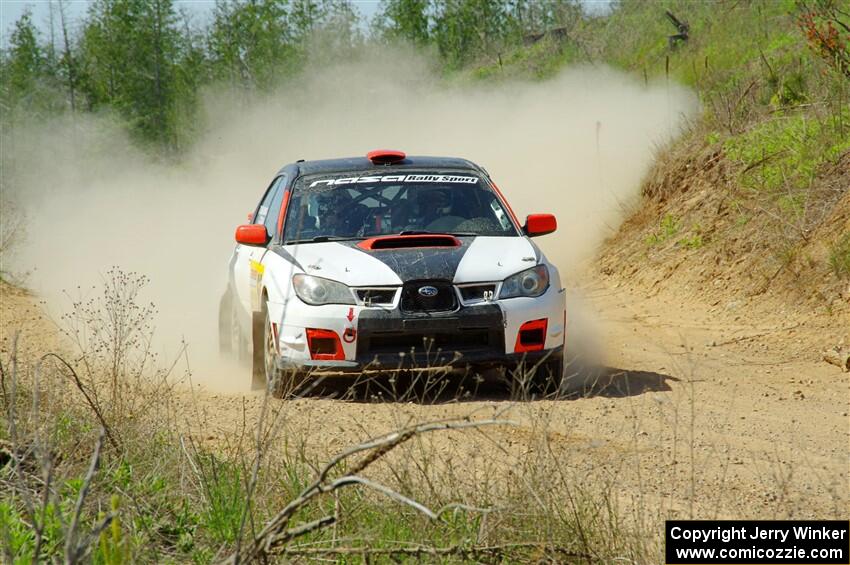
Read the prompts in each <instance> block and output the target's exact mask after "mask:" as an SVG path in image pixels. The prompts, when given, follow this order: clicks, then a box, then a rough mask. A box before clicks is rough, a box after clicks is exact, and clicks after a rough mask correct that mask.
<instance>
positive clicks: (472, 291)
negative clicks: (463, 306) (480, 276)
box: [458, 283, 496, 303]
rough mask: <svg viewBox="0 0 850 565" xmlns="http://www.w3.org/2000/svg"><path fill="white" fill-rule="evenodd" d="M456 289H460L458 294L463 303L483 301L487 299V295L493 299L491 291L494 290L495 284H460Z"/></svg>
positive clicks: (493, 291)
mask: <svg viewBox="0 0 850 565" xmlns="http://www.w3.org/2000/svg"><path fill="white" fill-rule="evenodd" d="M458 290H460V296H461V298H462V299H463V301H464V303H467V302H483V301H484V300H486V299H487V298H486V297H487V296H489V299H490V300H493V298H494V296H493V293H495V292H496V285H495V284H492V283H490V284H476V285H472V286H461V287H458Z"/></svg>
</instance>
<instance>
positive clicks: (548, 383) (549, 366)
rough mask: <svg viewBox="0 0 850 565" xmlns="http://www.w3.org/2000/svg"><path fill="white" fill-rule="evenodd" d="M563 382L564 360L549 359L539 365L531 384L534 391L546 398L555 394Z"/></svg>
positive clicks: (561, 358) (559, 358)
mask: <svg viewBox="0 0 850 565" xmlns="http://www.w3.org/2000/svg"><path fill="white" fill-rule="evenodd" d="M563 380H564V359H563V357H558V358H557V359H549V360H547V361H544V362H543V363H541V364H540V365H539V366H538V367H537V369H536V370H535V371H534V377H533V384H534V388H535V391H536V392H538V393H540V394H542V395H544V396H546V395H550V394H557V393H558V392H559V391H560V390H561V383H562V382H563Z"/></svg>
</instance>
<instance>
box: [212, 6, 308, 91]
mask: <svg viewBox="0 0 850 565" xmlns="http://www.w3.org/2000/svg"><path fill="white" fill-rule="evenodd" d="M293 43H294V39H293V30H292V27H291V26H290V24H289V14H288V13H287V3H286V2H285V0H249V1H248V2H234V1H227V0H223V1H220V2H218V3H217V4H216V7H215V14H214V19H213V24H212V28H211V30H210V33H209V50H210V55H211V58H212V66H213V72H214V74H215V76H217V77H218V78H223V79H225V80H227V81H229V82H230V83H232V84H240V85H243V86H260V87H265V86H269V85H271V84H272V83H273V82H274V81H275V79H276V77H277V76H278V71H280V69H282V68H285V67H286V66H288V65H290V64H291V63H292V61H293V59H294V57H295V51H296V50H295V48H294V46H293Z"/></svg>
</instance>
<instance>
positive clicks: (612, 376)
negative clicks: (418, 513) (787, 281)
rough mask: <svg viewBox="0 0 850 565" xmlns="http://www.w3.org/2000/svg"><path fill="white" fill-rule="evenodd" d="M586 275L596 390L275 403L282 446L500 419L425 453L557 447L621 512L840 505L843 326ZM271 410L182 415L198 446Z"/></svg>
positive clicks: (206, 401) (776, 513)
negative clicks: (594, 320) (648, 291)
mask: <svg viewBox="0 0 850 565" xmlns="http://www.w3.org/2000/svg"><path fill="white" fill-rule="evenodd" d="M590 280H591V281H592V282H591V283H590V284H588V285H587V286H586V287H585V288H584V289H583V293H584V295H585V299H584V300H585V302H586V303H587V308H588V309H589V310H590V311H592V312H595V315H596V316H597V317H598V320H599V324H598V325H599V327H598V328H597V329H596V331H597V332H598V334H599V339H601V340H602V342H603V344H604V350H605V359H604V365H605V366H606V367H607V368H606V369H605V370H603V371H602V372H601V375H602V376H601V377H600V379H599V382H598V383H597V385H596V386H595V387H594V388H593V389H592V390H591V391H590V393H589V394H588V395H586V396H583V397H579V398H572V399H565V400H542V401H533V402H516V403H515V402H512V401H511V399H510V397H509V395H508V394H507V393H506V392H504V391H503V390H501V389H499V388H493V387H485V388H482V389H480V390H479V391H477V393H476V394H475V395H472V396H469V397H464V398H461V399H457V398H455V397H454V395H453V394H452V391H448V392H446V393H445V394H443V395H441V396H439V397H438V398H436V399H435V398H433V396H432V397H430V398H429V399H426V400H425V401H422V400H421V399H408V400H407V401H403V402H393V401H391V400H388V399H387V397H388V396H390V394H384V395H383V396H381V395H380V394H379V390H380V388H381V386H383V387H385V388H390V387H392V383H386V382H383V383H382V384H380V385H379V386H373V387H371V388H369V389H368V390H365V391H363V390H361V391H360V392H359V393H358V395H359V398H357V399H355V400H337V399H333V398H329V396H333V395H335V394H339V392H340V391H339V389H338V388H337V387H334V388H331V389H330V392H328V391H323V392H320V393H318V394H315V395H313V396H311V397H309V398H304V399H299V400H296V401H290V402H286V403H281V402H280V401H277V403H278V404H277V406H278V408H280V407H281V406H283V407H284V408H283V409H282V411H283V413H284V415H285V420H286V423H285V432H284V433H282V439H281V441H283V442H286V443H287V444H288V445H292V444H295V443H298V444H300V445H303V446H305V449H306V451H308V452H310V453H312V454H313V455H314V456H315V457H316V459H317V460H321V459H323V458H324V457H327V455H328V454H330V453H332V452H335V451H337V450H339V449H342V448H343V447H344V446H346V445H349V444H351V443H353V442H355V441H357V440H359V439H363V438H365V437H368V436H370V435H374V434H378V433H382V432H386V431H390V430H392V429H393V428H395V427H397V426H400V425H403V424H407V423H410V422H412V421H424V420H433V419H438V418H445V417H453V416H465V415H468V414H474V415H480V416H483V415H491V414H494V413H501V412H502V411H505V413H504V416H505V417H509V418H511V419H513V420H515V421H516V422H518V423H519V426H518V427H513V428H511V427H506V428H500V429H494V430H490V431H489V432H488V433H487V434H486V435H484V434H466V435H461V434H460V433H452V434H447V435H443V436H433V437H432V438H430V439H429V442H430V443H429V445H430V447H431V448H433V449H434V450H435V452H436V453H442V454H444V455H445V458H446V460H451V461H454V462H456V463H457V462H461V463H462V464H463V465H464V467H465V468H466V470H467V472H468V473H467V474H468V476H470V477H473V476H476V474H477V473H479V472H483V469H485V468H488V467H490V466H492V465H493V464H494V461H498V462H503V463H505V465H506V467H507V468H511V466H512V464H513V462H517V461H528V459H529V457H533V456H534V455H535V454H536V452H539V451H540V450H541V449H543V450H549V452H550V455H551V454H556V457H557V459H558V461H559V463H560V464H562V465H565V466H566V467H569V468H570V470H571V472H572V473H574V474H573V476H574V477H575V476H578V477H586V479H587V480H588V481H595V480H608V481H615V482H616V483H617V484H618V485H619V487H620V488H621V493H622V496H623V497H624V498H625V499H626V500H627V502H628V501H631V502H634V503H637V504H639V505H641V506H642V507H644V508H645V509H648V510H650V513H652V514H654V515H656V516H657V517H658V518H663V517H665V516H668V515H673V514H675V515H679V516H691V515H693V516H695V517H699V518H710V517H713V516H727V517H735V518H744V517H752V518H783V517H788V516H808V517H827V516H837V515H840V513H841V512H842V511H846V508H847V507H848V506H850V499H848V493H850V488H848V437H849V436H848V398H850V397H849V396H848V383H850V378H848V375H847V374H845V373H841V372H840V370H839V369H838V368H836V367H834V366H831V365H828V364H826V363H824V362H822V361H821V360H820V359H819V355H818V354H817V353H816V351H815V349H813V348H814V346H815V344H816V343H818V339H817V338H818V336H822V335H824V334H825V333H828V331H829V330H834V329H835V328H827V327H824V325H823V324H824V322H822V321H818V320H816V319H810V320H801V321H794V320H790V321H789V320H784V319H783V318H782V317H781V316H778V317H777V318H776V319H774V320H770V319H766V318H764V317H762V318H760V319H759V320H753V319H752V318H748V317H747V316H746V315H744V314H742V313H741V312H737V311H735V310H734V308H732V309H725V308H717V307H714V308H712V307H708V306H703V305H701V304H699V303H698V302H695V301H694V300H693V299H692V298H691V297H686V296H682V297H679V300H677V301H673V300H670V298H669V296H668V297H667V298H666V299H665V298H664V297H655V298H647V297H646V296H645V294H643V293H640V292H637V291H635V290H628V289H626V288H625V286H624V285H623V284H622V283H617V282H611V281H607V280H605V279H603V278H602V277H599V276H595V277H592V278H591V279H590ZM785 328H788V329H785ZM261 405H262V397H261V396H260V395H258V394H215V393H212V394H210V393H200V394H196V395H195V397H194V400H193V401H191V402H189V403H188V405H187V407H188V406H191V407H192V409H193V410H194V411H196V413H198V414H200V415H201V418H202V420H203V421H204V422H205V424H204V426H203V429H204V430H205V431H204V433H203V434H202V435H203V437H202V439H203V440H206V441H208V442H211V443H212V444H216V443H220V442H222V441H224V442H228V441H230V440H229V438H234V437H237V436H242V435H244V426H245V424H248V425H250V424H251V423H252V422H255V421H256V420H257V419H258V418H259V412H260V407H261ZM243 422H244V423H243ZM238 430H243V431H242V432H239V431H238ZM541 437H544V438H545V446H544V445H543V444H541V443H540V441H539V440H540V438H541ZM537 455H538V456H540V454H539V453H537ZM541 457H542V456H541Z"/></svg>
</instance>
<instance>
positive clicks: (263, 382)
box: [251, 302, 274, 390]
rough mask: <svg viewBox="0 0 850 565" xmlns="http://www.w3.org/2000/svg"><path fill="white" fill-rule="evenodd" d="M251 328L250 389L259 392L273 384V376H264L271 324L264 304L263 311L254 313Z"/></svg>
mask: <svg viewBox="0 0 850 565" xmlns="http://www.w3.org/2000/svg"><path fill="white" fill-rule="evenodd" d="M251 327H252V331H251V388H252V389H254V390H259V389H262V388H266V387H268V386H269V383H272V382H274V374H273V373H272V374H271V375H269V374H266V341H267V340H268V339H269V336H268V334H269V333H271V324H270V323H269V314H268V308H266V305H265V302H264V303H263V311H262V312H260V313H259V314H258V313H256V312H255V313H254V315H253V319H252V321H251Z"/></svg>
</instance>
